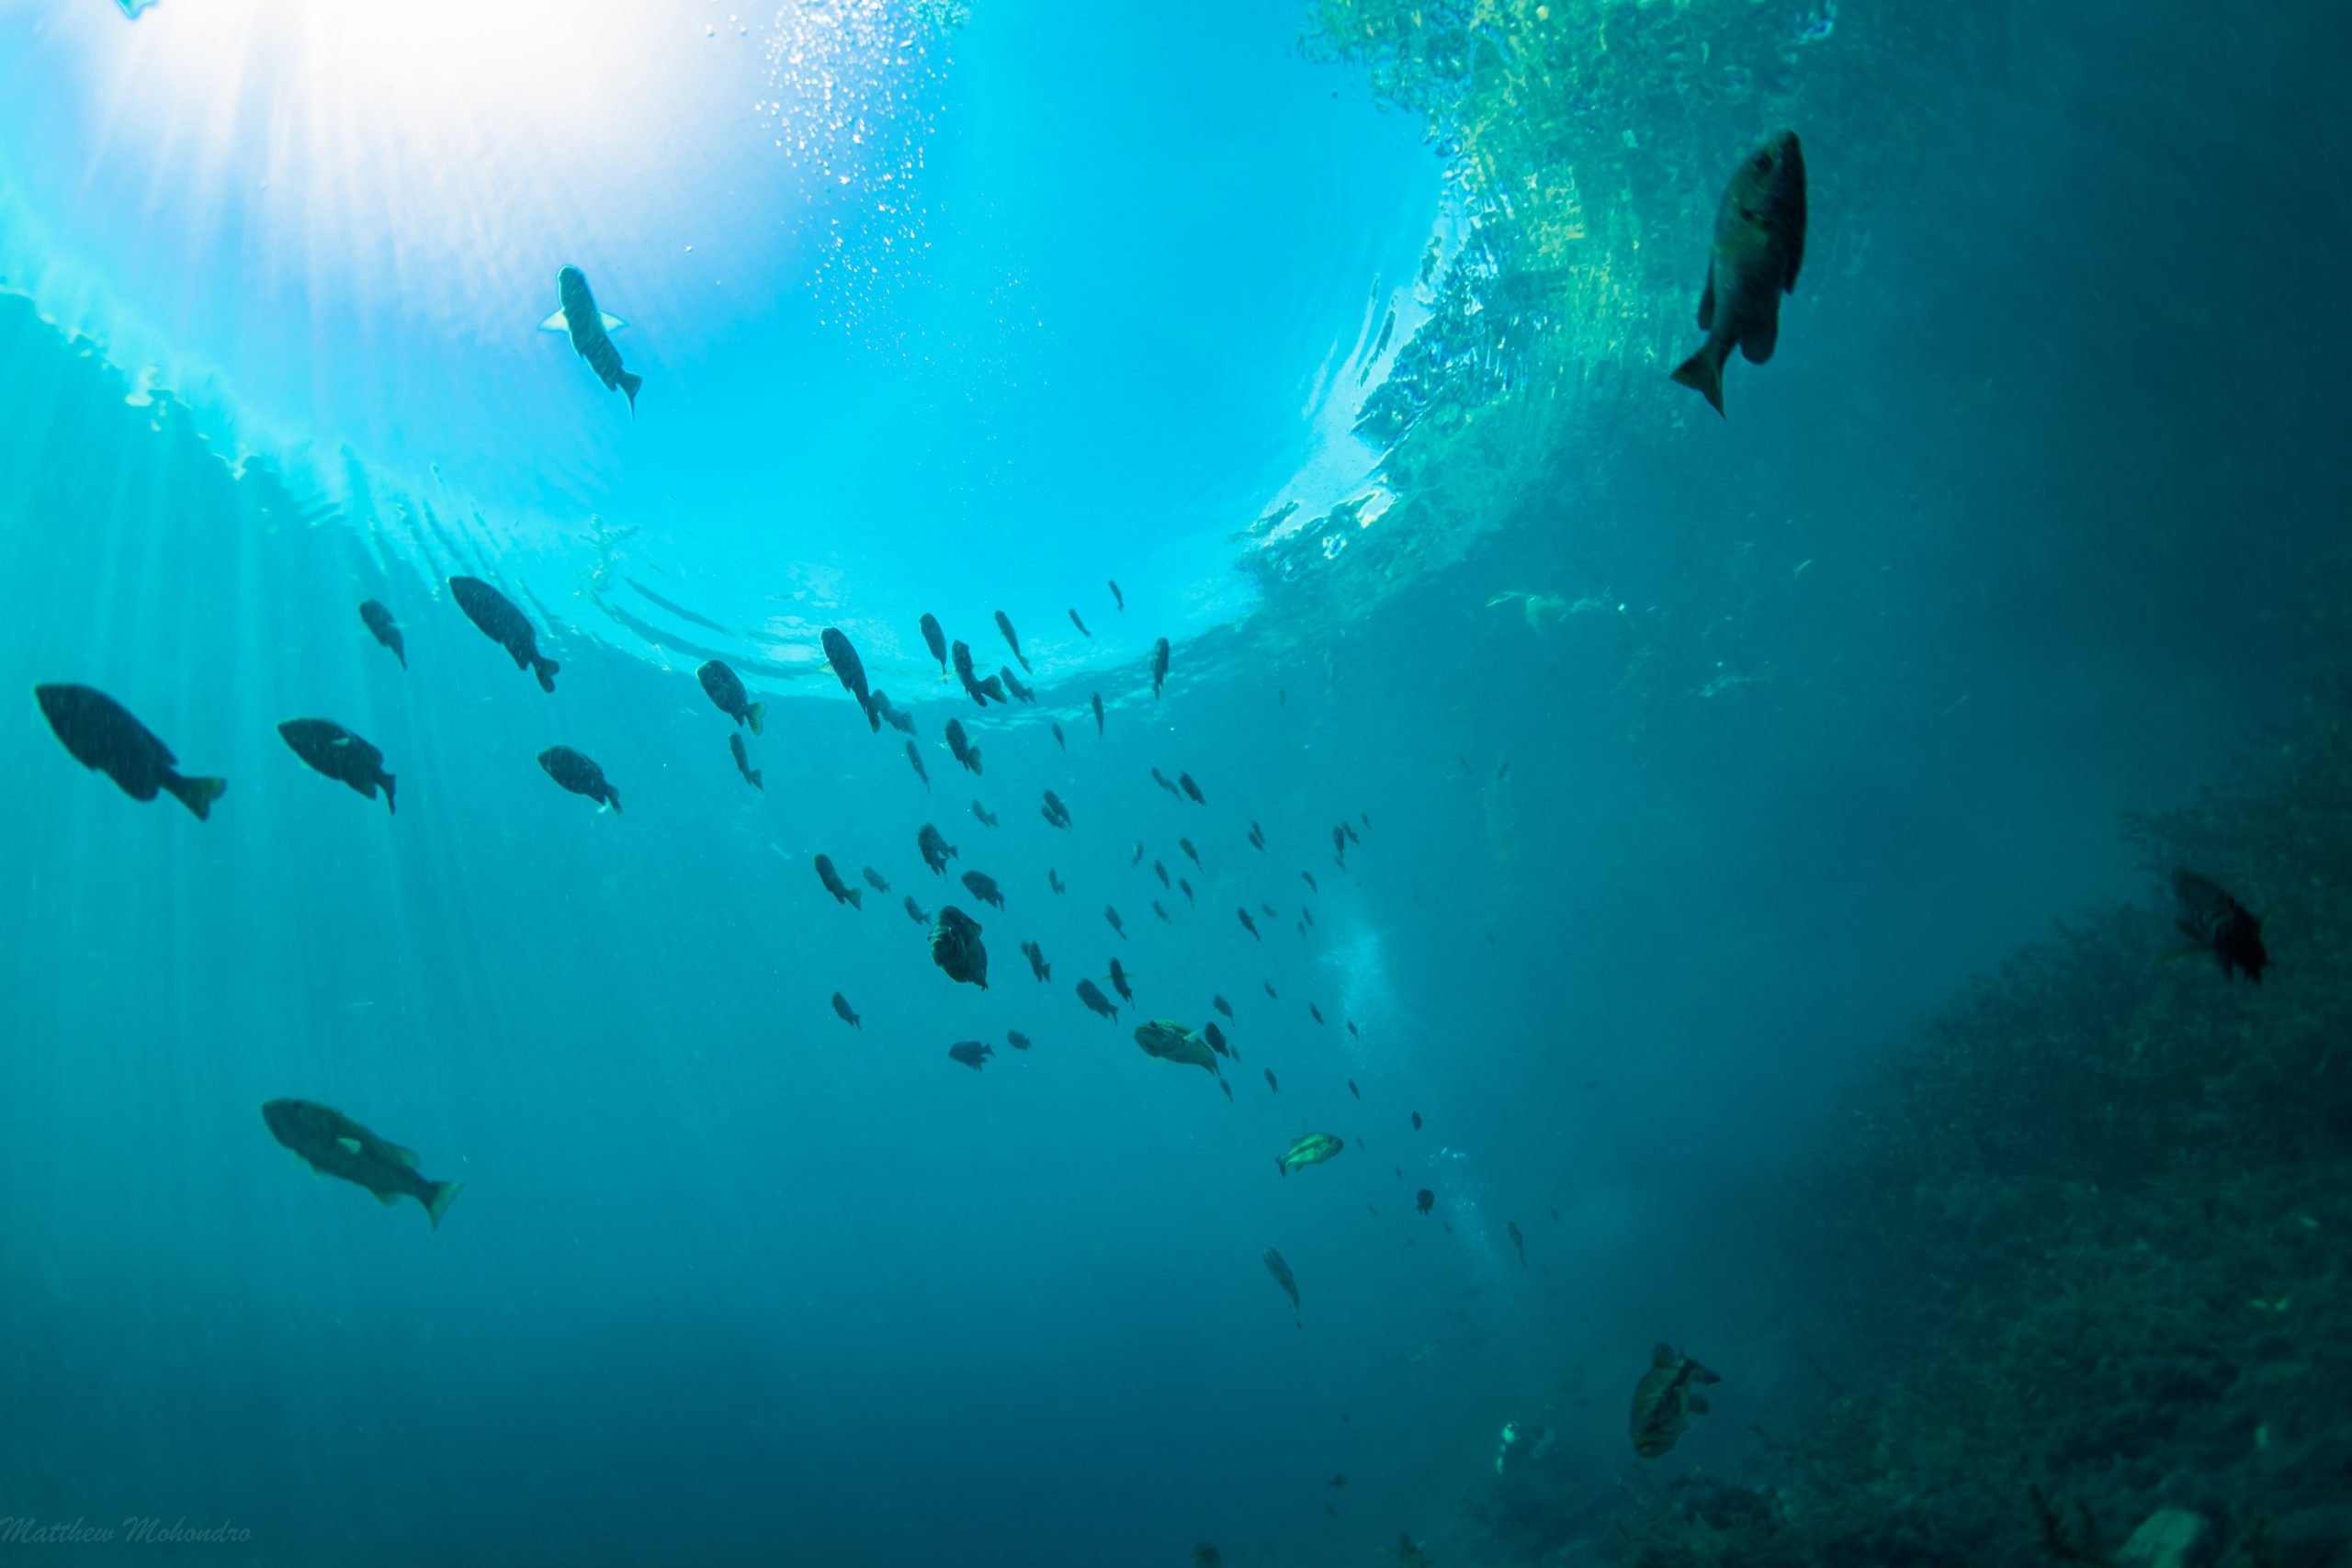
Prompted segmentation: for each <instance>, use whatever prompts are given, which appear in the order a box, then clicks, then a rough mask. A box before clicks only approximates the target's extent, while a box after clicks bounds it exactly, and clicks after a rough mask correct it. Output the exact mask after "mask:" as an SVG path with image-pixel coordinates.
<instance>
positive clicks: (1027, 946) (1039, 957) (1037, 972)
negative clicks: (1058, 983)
mask: <svg viewBox="0 0 2352 1568" xmlns="http://www.w3.org/2000/svg"><path fill="white" fill-rule="evenodd" d="M1021 956H1022V957H1023V958H1025V959H1027V960H1028V961H1029V973H1030V974H1032V975H1034V976H1036V977H1037V979H1038V981H1039V982H1040V983H1041V984H1042V983H1043V982H1045V981H1047V980H1050V979H1052V978H1053V977H1054V966H1053V965H1052V964H1048V963H1046V950H1045V949H1044V948H1042V947H1039V946H1038V945H1037V944H1036V943H1035V942H1023V943H1022V944H1021Z"/></svg>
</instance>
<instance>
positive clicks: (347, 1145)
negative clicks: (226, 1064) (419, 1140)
mask: <svg viewBox="0 0 2352 1568" xmlns="http://www.w3.org/2000/svg"><path fill="white" fill-rule="evenodd" d="M261 1119H262V1122H263V1124H264V1125H266V1127H268V1129H269V1135H270V1136H271V1137H273V1138H276V1139H277V1141H278V1142H279V1143H280V1144H283V1145H285V1146H286V1147H288V1148H289V1149H292V1150H293V1151H294V1152H295V1153H296V1154H298V1155H300V1156H302V1163H303V1164H305V1165H307V1166H309V1167H310V1168H311V1169H312V1170H314V1171H316V1172H317V1173H318V1174H319V1175H321V1176H332V1177H334V1178H336V1179H338V1180H343V1181H348V1182H350V1183H352V1184H353V1185H354V1186H356V1187H365V1188H366V1189H367V1190H368V1191H370V1192H373V1193H374V1194H375V1195H376V1201H378V1202H379V1203H381V1204H383V1205H384V1207H386V1208H387V1209H389V1208H390V1207H391V1206H392V1205H393V1204H394V1203H397V1202H399V1201H401V1199H402V1198H413V1199H415V1200H416V1201H418V1202H419V1203H422V1204H424V1213H425V1216H426V1218H428V1219H430V1220H431V1221H432V1222H433V1228H434V1229H435V1230H439V1229H440V1228H441V1216H442V1215H444V1214H446V1213H448V1212H449V1204H450V1202H451V1201H453V1200H454V1199H456V1197H457V1196H458V1183H457V1182H454V1181H429V1180H427V1179H425V1178H424V1177H422V1176H419V1175H418V1174H417V1172H416V1156H415V1154H414V1153H413V1152H412V1151H410V1150H408V1149H404V1148H402V1147H401V1146H400V1145H398V1144H395V1143H390V1142H388V1141H386V1140H385V1139H382V1138H379V1137H378V1136H377V1135H376V1134H373V1133H371V1132H369V1131H368V1129H367V1128H365V1127H363V1126H361V1125H360V1124H359V1123H358V1122H354V1121H353V1120H352V1119H351V1118H350V1117H348V1116H345V1114H344V1113H343V1112H342V1111H337V1110H335V1109H334V1107H333V1106H328V1105H321V1104H318V1103H317V1102H316V1101H313V1100H268V1101H266V1102H265V1103H264V1104H263V1106H262V1108H261Z"/></svg>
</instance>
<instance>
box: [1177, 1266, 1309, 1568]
mask: <svg viewBox="0 0 2352 1568" xmlns="http://www.w3.org/2000/svg"><path fill="white" fill-rule="evenodd" d="M1265 1258H1266V1272H1267V1273H1269V1274H1272V1276H1273V1277H1274V1283H1275V1284H1277V1285H1280V1286H1281V1287H1282V1288H1283V1294H1284V1295H1286V1296H1288V1297H1289V1298H1290V1314H1291V1316H1292V1318H1293V1319H1294V1320H1295V1319H1297V1317H1298V1280H1296V1279H1295V1277H1293V1275H1292V1274H1291V1271H1290V1265H1289V1264H1287V1263H1285V1262H1283V1255H1282V1254H1281V1253H1279V1252H1276V1251H1275V1250H1274V1249H1273V1248H1272V1247H1268V1248H1266V1251H1265ZM1299 1326H1300V1327H1301V1328H1304V1327H1306V1324H1305V1323H1303V1322H1302V1323H1300V1324H1299ZM1197 1555H1198V1553H1197V1551H1196V1552H1195V1556H1197Z"/></svg>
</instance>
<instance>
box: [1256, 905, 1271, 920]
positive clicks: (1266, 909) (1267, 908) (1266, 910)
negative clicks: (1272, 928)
mask: <svg viewBox="0 0 2352 1568" xmlns="http://www.w3.org/2000/svg"><path fill="white" fill-rule="evenodd" d="M1258 913H1260V914H1261V915H1263V916H1265V917H1266V919H1270V920H1271V919H1273V918H1274V907H1273V906H1272V904H1261V905H1259V906H1258Z"/></svg>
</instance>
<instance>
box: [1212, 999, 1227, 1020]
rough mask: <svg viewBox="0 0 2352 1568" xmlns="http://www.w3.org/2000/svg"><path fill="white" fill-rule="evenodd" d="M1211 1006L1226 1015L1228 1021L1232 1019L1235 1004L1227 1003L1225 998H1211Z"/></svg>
mask: <svg viewBox="0 0 2352 1568" xmlns="http://www.w3.org/2000/svg"><path fill="white" fill-rule="evenodd" d="M1209 1006H1211V1007H1213V1008H1215V1009H1216V1010H1217V1011H1219V1012H1221V1013H1223V1014H1225V1016H1226V1017H1227V1019H1231V1018H1232V1017H1233V1004H1232V1003H1231V1002H1229V1001H1227V1000H1226V999H1225V998H1223V997H1211V998H1209Z"/></svg>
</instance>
